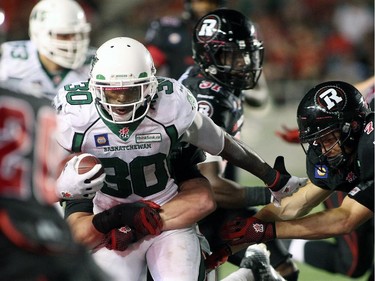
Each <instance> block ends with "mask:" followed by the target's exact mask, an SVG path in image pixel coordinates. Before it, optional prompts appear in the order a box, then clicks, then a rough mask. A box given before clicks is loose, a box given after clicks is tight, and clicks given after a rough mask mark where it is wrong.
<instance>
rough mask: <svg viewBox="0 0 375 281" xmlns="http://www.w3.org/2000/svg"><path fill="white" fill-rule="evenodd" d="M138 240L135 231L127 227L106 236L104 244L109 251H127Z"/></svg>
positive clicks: (114, 230) (117, 229) (113, 230)
mask: <svg viewBox="0 0 375 281" xmlns="http://www.w3.org/2000/svg"><path fill="white" fill-rule="evenodd" d="M136 240H137V239H136V235H135V231H134V230H133V229H131V228H130V227H128V226H127V225H126V226H123V227H121V228H115V229H112V230H111V231H110V232H108V233H107V234H105V236H104V241H103V244H104V246H105V247H106V248H107V249H109V250H115V251H125V250H126V249H127V248H128V246H129V245H130V244H131V243H134V242H135V241H136Z"/></svg>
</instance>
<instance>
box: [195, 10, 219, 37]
mask: <svg viewBox="0 0 375 281" xmlns="http://www.w3.org/2000/svg"><path fill="white" fill-rule="evenodd" d="M219 30H220V19H219V18H218V17H217V16H215V15H210V16H207V17H206V18H205V19H203V20H202V21H201V24H200V25H198V26H197V31H198V32H197V39H198V41H201V42H206V43H207V42H210V41H212V40H213V39H215V38H216V36H217V33H218V31H219Z"/></svg>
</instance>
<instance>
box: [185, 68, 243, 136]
mask: <svg viewBox="0 0 375 281" xmlns="http://www.w3.org/2000/svg"><path fill="white" fill-rule="evenodd" d="M181 82H182V84H183V85H185V86H186V87H187V88H188V89H189V90H190V91H191V92H192V93H193V95H194V96H195V98H196V99H197V104H198V110H199V112H200V113H202V114H204V115H206V116H208V117H210V118H211V119H212V121H214V122H215V124H216V125H218V126H220V127H221V128H223V129H224V130H225V131H226V132H227V133H228V134H230V135H232V136H235V135H237V134H238V133H239V132H240V131H241V128H242V125H243V119H244V117H243V106H242V97H241V92H240V91H237V90H233V89H229V88H227V87H223V86H220V85H219V84H217V83H216V82H214V81H210V80H207V78H205V77H204V76H202V75H201V74H200V70H199V67H198V66H197V65H194V66H193V67H191V68H190V69H188V71H187V72H186V73H185V74H184V75H183V77H182V78H181Z"/></svg>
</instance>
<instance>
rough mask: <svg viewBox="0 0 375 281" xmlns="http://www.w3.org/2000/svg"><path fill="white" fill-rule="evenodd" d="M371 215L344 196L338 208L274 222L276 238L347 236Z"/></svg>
mask: <svg viewBox="0 0 375 281" xmlns="http://www.w3.org/2000/svg"><path fill="white" fill-rule="evenodd" d="M373 215H374V213H373V212H372V211H371V210H369V209H367V208H366V207H365V206H363V205H361V204H360V203H358V202H357V201H356V200H354V199H352V198H349V197H348V196H346V197H345V199H344V201H343V202H342V205H341V206H340V207H338V208H334V209H328V210H325V211H322V212H318V213H314V214H311V215H309V216H306V217H304V218H301V219H297V220H291V221H283V222H276V236H277V238H280V239H284V238H285V239H293V238H298V239H324V238H328V237H333V236H337V235H342V234H348V233H350V232H352V231H353V230H355V229H356V228H357V227H359V226H360V225H361V224H362V223H364V222H365V221H367V220H368V219H370V218H371V217H373Z"/></svg>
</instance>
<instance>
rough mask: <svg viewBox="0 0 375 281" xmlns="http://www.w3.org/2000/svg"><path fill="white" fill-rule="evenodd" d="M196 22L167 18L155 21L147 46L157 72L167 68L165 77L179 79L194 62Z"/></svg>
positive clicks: (149, 30) (150, 30)
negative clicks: (192, 48) (192, 43)
mask: <svg viewBox="0 0 375 281" xmlns="http://www.w3.org/2000/svg"><path fill="white" fill-rule="evenodd" d="M193 27H194V21H193V20H191V19H184V18H183V17H171V16H166V17H163V18H161V19H157V20H155V21H153V22H152V23H151V25H150V27H149V29H148V30H147V33H146V37H145V45H146V47H147V49H148V50H149V51H150V53H151V56H152V58H153V59H154V63H155V67H156V69H157V70H159V69H161V68H162V67H163V66H165V67H166V71H167V74H166V75H165V76H168V77H171V78H174V79H178V78H179V77H180V76H181V75H182V73H184V72H185V70H186V69H187V68H188V67H189V66H191V65H192V64H193V63H194V61H193V58H192V50H191V41H192V30H193Z"/></svg>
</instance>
